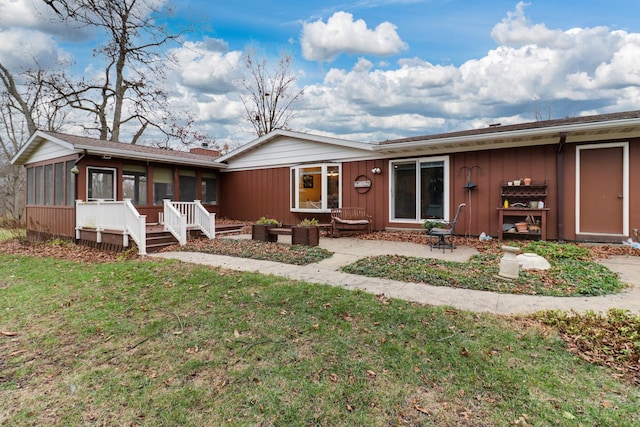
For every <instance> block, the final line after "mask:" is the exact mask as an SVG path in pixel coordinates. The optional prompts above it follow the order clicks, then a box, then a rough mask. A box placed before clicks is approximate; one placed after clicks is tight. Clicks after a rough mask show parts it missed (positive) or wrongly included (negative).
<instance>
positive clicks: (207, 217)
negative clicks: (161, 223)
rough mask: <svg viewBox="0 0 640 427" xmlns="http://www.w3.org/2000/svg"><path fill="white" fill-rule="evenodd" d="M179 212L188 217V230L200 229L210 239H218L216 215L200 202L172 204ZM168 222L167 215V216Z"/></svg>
mask: <svg viewBox="0 0 640 427" xmlns="http://www.w3.org/2000/svg"><path fill="white" fill-rule="evenodd" d="M170 203H171V206H173V207H174V208H175V209H176V210H177V211H178V212H180V213H181V214H182V215H186V217H187V229H189V230H193V229H198V230H200V231H202V233H204V235H205V236H207V237H208V238H210V239H215V237H216V214H215V213H210V212H209V211H207V210H206V209H205V207H204V206H202V203H200V200H194V201H193V202H170ZM165 221H166V214H165Z"/></svg>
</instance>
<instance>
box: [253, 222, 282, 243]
mask: <svg viewBox="0 0 640 427" xmlns="http://www.w3.org/2000/svg"><path fill="white" fill-rule="evenodd" d="M278 225H280V222H279V221H278V220H277V219H273V218H266V217H264V216H263V217H261V218H260V219H259V220H257V221H256V223H255V224H253V225H252V226H251V238H252V239H253V240H261V241H263V242H277V241H278V236H277V235H276V234H269V229H271V228H274V227H277V226H278Z"/></svg>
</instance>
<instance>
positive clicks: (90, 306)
mask: <svg viewBox="0 0 640 427" xmlns="http://www.w3.org/2000/svg"><path fill="white" fill-rule="evenodd" d="M74 246H75V245H69V248H70V250H68V251H67V252H71V251H72V250H73V249H71V248H73V247H74ZM73 257H74V259H78V260H83V258H82V257H80V256H79V254H74V255H73ZM0 307H2V311H1V312H0V394H1V395H2V399H0V425H12V426H31V425H48V426H65V425H139V426H157V425H180V426H202V425H216V426H218V425H220V426H221V425H230V426H231V425H233V426H235V425H287V426H307V425H319V426H334V425H361V426H364V425H371V426H381V425H385V426H406V425H434V426H453V425H465V426H481V425H482V426H484V425H500V426H503V425H520V426H525V425H535V426H551V425H576V426H578V425H585V426H587V425H589V426H591V425H601V426H605V425H606V426H609V425H612V426H613V425H615V426H633V425H638V424H639V423H640V418H639V415H638V411H637V409H638V407H640V389H638V387H637V385H633V377H628V376H626V375H625V371H624V370H619V369H615V370H613V368H607V367H601V366H596V365H594V364H592V363H588V362H586V361H585V360H583V359H579V358H577V357H575V356H574V355H573V354H571V353H569V352H568V351H567V344H566V343H565V342H564V341H563V340H562V339H561V338H560V336H559V335H558V334H557V333H556V332H554V330H553V329H551V326H543V324H542V323H540V321H538V320H537V319H535V318H533V317H530V318H513V317H503V316H494V315H485V314H475V313H470V312H465V311H460V310H453V309H447V308H435V307H428V306H423V305H419V304H413V303H408V302H404V301H400V300H394V299H387V298H385V297H383V296H375V295H370V294H367V293H364V292H360V291H349V290H345V289H341V288H335V287H331V286H323V285H317V284H308V283H304V282H295V281H290V280H286V279H282V278H279V277H275V276H264V275H260V274H253V273H237V272H231V271H226V270H220V269H215V268H210V267H206V266H201V265H193V264H188V263H179V262H176V261H166V260H163V261H158V260H148V259H147V260H140V259H134V260H126V259H121V260H119V261H117V262H102V263H95V262H91V263H87V262H78V261H68V260H65V259H59V258H51V257H41V256H25V255H7V254H0ZM620 316H621V314H618V315H616V316H615V318H613V320H615V322H616V325H617V326H616V327H622V328H624V329H628V328H629V327H630V328H631V329H633V328H636V329H637V325H638V322H639V320H638V318H637V317H635V320H633V319H634V318H631V317H630V319H632V322H631V323H624V322H623V321H621V317H620ZM542 320H543V321H544V322H545V323H547V324H549V325H553V324H555V325H557V326H553V327H561V328H562V329H561V331H562V334H563V336H564V334H570V335H572V336H581V337H583V338H582V339H581V341H580V342H582V343H584V342H585V341H586V340H587V339H593V340H594V341H593V343H598V342H601V341H596V339H601V338H600V337H601V334H593V335H589V334H587V333H586V331H585V330H582V329H580V324H581V323H582V322H580V321H577V322H575V321H571V320H570V319H567V318H566V317H563V316H559V315H546V316H544V317H543V318H542ZM603 323H606V322H603ZM587 324H588V326H589V329H593V327H594V325H595V323H594V321H593V320H591V321H589V322H587ZM612 325H613V323H612ZM619 335H620V336H624V337H627V339H631V340H633V339H637V337H635V338H634V336H632V335H629V334H619ZM592 336H593V338H591V337H592ZM607 342H608V341H607ZM617 342H618V345H617V347H619V349H620V350H625V349H626V352H627V356H628V355H629V354H632V355H633V354H635V357H636V359H635V360H636V361H637V352H638V349H637V348H634V347H633V345H631V344H630V343H629V342H628V341H627V342H626V343H624V342H622V341H617ZM572 347H574V346H573V345H572ZM575 347H577V345H576V346H575ZM585 347H588V345H585ZM634 352H635V353H634ZM585 354H586V353H585ZM607 356H608V357H610V358H611V359H612V361H613V362H615V360H616V359H618V357H619V356H618V355H617V354H616V353H608V355H607ZM590 357H591V358H590V359H587V358H585V359H586V360H589V361H590V362H595V361H597V360H596V359H594V357H593V355H590ZM625 360H626V361H627V362H626V363H629V361H630V360H631V361H632V360H634V359H628V358H627V359H625ZM612 366H614V367H615V365H612ZM621 375H622V376H621Z"/></svg>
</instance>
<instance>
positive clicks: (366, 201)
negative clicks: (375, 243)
mask: <svg viewBox="0 0 640 427" xmlns="http://www.w3.org/2000/svg"><path fill="white" fill-rule="evenodd" d="M388 166H389V163H388V162H387V161H385V160H381V159H379V160H365V161H360V162H345V163H343V164H342V206H343V207H360V208H364V209H365V211H366V212H367V214H369V215H371V216H372V217H373V229H374V230H384V229H385V227H387V226H388V222H389V170H388ZM373 168H380V171H381V173H379V174H373V173H372V172H371V170H372V169H373ZM364 178H366V179H369V180H370V181H371V187H370V188H369V190H368V191H364V190H357V189H356V188H355V186H354V182H355V181H356V180H359V179H364Z"/></svg>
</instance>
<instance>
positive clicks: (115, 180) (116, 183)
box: [86, 166, 118, 201]
mask: <svg viewBox="0 0 640 427" xmlns="http://www.w3.org/2000/svg"><path fill="white" fill-rule="evenodd" d="M91 170H103V171H111V172H112V173H113V186H112V188H111V190H112V192H113V194H112V195H111V196H112V197H111V199H100V198H96V197H92V198H89V177H90V176H91V175H92V174H91V173H90V171H91ZM86 181H87V182H86V195H87V201H94V200H109V201H115V200H116V189H117V187H118V170H117V169H116V168H105V167H100V166H87V180H86Z"/></svg>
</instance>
